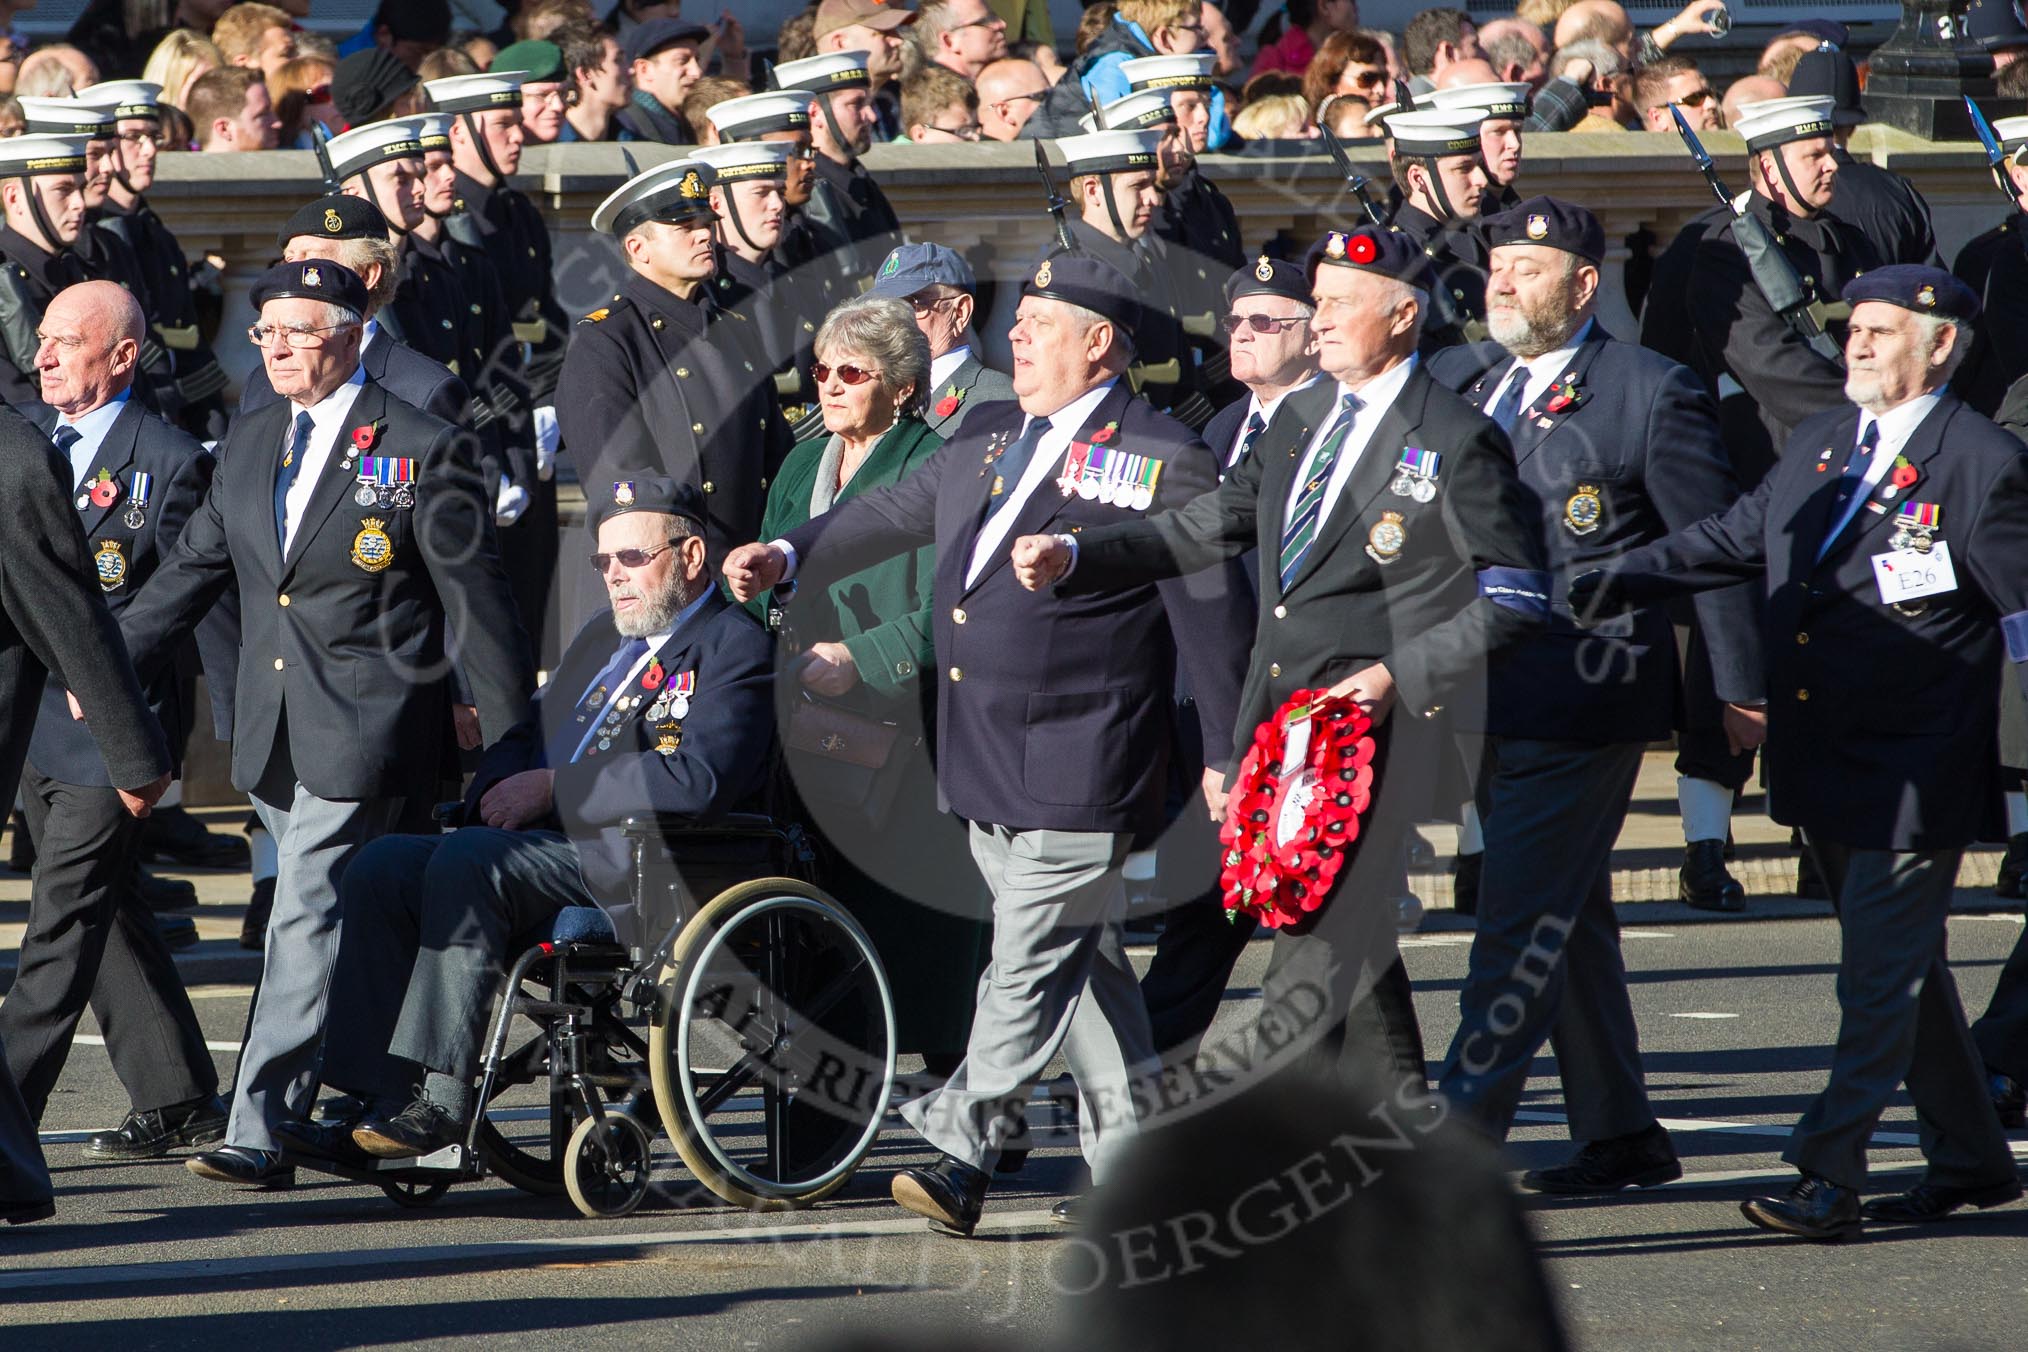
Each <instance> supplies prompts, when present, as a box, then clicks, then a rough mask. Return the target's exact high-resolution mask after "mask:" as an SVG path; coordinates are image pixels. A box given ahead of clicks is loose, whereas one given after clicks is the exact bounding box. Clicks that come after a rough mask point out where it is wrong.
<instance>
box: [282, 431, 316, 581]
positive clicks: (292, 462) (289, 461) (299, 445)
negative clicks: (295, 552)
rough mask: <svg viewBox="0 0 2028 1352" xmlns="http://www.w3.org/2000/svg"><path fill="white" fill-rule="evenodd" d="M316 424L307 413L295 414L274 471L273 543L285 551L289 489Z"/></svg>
mask: <svg viewBox="0 0 2028 1352" xmlns="http://www.w3.org/2000/svg"><path fill="white" fill-rule="evenodd" d="M316 426H317V424H316V423H315V422H314V421H312V420H311V418H310V415H309V414H308V413H298V414H297V415H296V423H295V426H294V427H293V428H292V429H291V431H290V437H289V444H288V446H287V447H286V448H285V449H284V450H283V451H282V463H281V465H280V466H279V467H278V468H277V469H276V471H275V543H276V544H278V545H280V546H281V547H282V550H283V552H285V553H286V552H287V550H288V547H289V490H290V489H291V488H294V487H295V486H296V478H297V476H298V475H300V474H302V472H303V458H304V457H305V456H307V455H308V454H309V453H310V433H311V432H312V431H313V430H314V429H315V428H316Z"/></svg>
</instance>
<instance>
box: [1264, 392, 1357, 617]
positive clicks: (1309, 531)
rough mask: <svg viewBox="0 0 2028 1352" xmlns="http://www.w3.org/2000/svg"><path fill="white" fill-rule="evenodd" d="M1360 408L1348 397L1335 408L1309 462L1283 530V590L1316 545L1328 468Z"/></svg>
mask: <svg viewBox="0 0 2028 1352" xmlns="http://www.w3.org/2000/svg"><path fill="white" fill-rule="evenodd" d="M1359 408H1360V404H1359V398H1358V396H1357V395H1353V394H1347V395H1346V396H1345V397H1344V399H1343V400H1341V401H1340V402H1339V405H1338V419H1337V421H1336V422H1334V423H1332V424H1331V429H1330V430H1329V431H1328V432H1326V433H1325V434H1324V441H1323V444H1322V445H1320V446H1318V447H1317V453H1316V455H1315V456H1313V457H1312V458H1311V461H1310V477H1309V478H1308V479H1306V480H1304V481H1303V483H1302V485H1301V486H1300V487H1299V488H1298V489H1297V492H1296V510H1295V512H1294V513H1293V514H1292V515H1291V516H1290V517H1289V524H1288V525H1287V526H1284V527H1283V528H1282V552H1281V565H1282V590H1283V591H1287V590H1288V589H1289V580H1290V579H1291V578H1293V577H1295V575H1296V569H1297V568H1299V567H1301V566H1302V562H1303V556H1304V555H1306V554H1308V553H1309V552H1310V546H1311V545H1312V544H1314V543H1316V539H1317V528H1318V526H1320V525H1321V524H1322V517H1323V514H1324V492H1325V489H1327V488H1328V487H1329V486H1330V483H1331V467H1332V466H1333V465H1335V464H1336V463H1337V462H1338V452H1339V451H1340V450H1342V449H1343V448H1344V445H1345V438H1346V436H1347V435H1349V434H1350V433H1351V431H1352V420H1353V418H1354V417H1355V416H1356V415H1357V414H1358V412H1359Z"/></svg>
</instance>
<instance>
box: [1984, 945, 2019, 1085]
mask: <svg viewBox="0 0 2028 1352" xmlns="http://www.w3.org/2000/svg"><path fill="white" fill-rule="evenodd" d="M1972 1041H1973V1042H1975V1043H1977V1044H1978V1048H1979V1055H1980V1057H1982V1058H1983V1059H1984V1061H1985V1063H1986V1066H1987V1068H1988V1069H1991V1070H1995V1071H1998V1072H1999V1073H2000V1074H2002V1075H2009V1076H2012V1077H2013V1078H2014V1079H2017V1080H2021V1081H2023V1082H2028V929H2024V930H2022V931H2021V937H2020V938H2019V939H2017V940H2015V941H2014V952H2013V953H2012V954H2011V955H2010V956H2009V957H2008V959H2007V965H2006V966H2005V967H2002V968H2001V969H2000V984H1999V985H1997V986H1995V987H1994V988H1993V998H1992V999H1991V1000H1989V1001H1987V1002H1986V1012H1985V1013H1984V1014H1981V1015H1980V1016H1979V1021H1978V1022H1977V1023H1975V1024H1973V1025H1972Z"/></svg>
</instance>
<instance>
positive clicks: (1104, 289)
mask: <svg viewBox="0 0 2028 1352" xmlns="http://www.w3.org/2000/svg"><path fill="white" fill-rule="evenodd" d="M1021 294H1022V295H1024V296H1041V297H1043V298H1044V299H1047V300H1060V301H1063V302H1064V303H1065V304H1067V305H1076V306H1081V307H1082V308H1084V309H1087V310H1090V311H1091V312H1092V313H1093V314H1097V315H1103V316H1104V317H1105V318H1107V319H1109V320H1111V321H1112V322H1113V323H1114V324H1116V325H1118V326H1119V327H1120V328H1122V329H1124V330H1125V331H1126V334H1127V337H1128V338H1132V337H1133V336H1134V334H1135V332H1136V331H1137V330H1138V329H1139V328H1140V327H1141V302H1140V301H1139V300H1138V299H1137V298H1136V297H1135V295H1134V284H1133V283H1132V282H1129V281H1128V280H1127V279H1126V277H1125V275H1124V274H1122V273H1121V272H1120V270H1119V269H1118V268H1116V267H1114V266H1113V265H1112V264H1110V263H1108V262H1106V261H1105V260H1104V259H1101V258H1093V257H1091V256H1090V255H1089V254H1074V253H1060V252H1059V253H1053V254H1051V255H1049V257H1047V258H1045V259H1043V260H1042V261H1041V262H1040V263H1037V264H1036V265H1035V271H1034V272H1031V273H1030V274H1028V276H1027V277H1025V278H1023V279H1022V282H1021Z"/></svg>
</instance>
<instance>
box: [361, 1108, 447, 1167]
mask: <svg viewBox="0 0 2028 1352" xmlns="http://www.w3.org/2000/svg"><path fill="white" fill-rule="evenodd" d="M464 1139H465V1124H464V1123H462V1122H460V1121H458V1119H457V1118H456V1117H455V1116H453V1115H452V1114H451V1112H450V1110H449V1109H447V1108H443V1107H440V1106H438V1105H437V1104H434V1103H431V1102H430V1101H429V1100H428V1099H423V1098H419V1099H417V1100H416V1101H415V1102H413V1103H411V1104H409V1105H408V1106H407V1107H405V1108H403V1109H402V1110H401V1111H400V1112H398V1113H396V1114H394V1115H393V1116H392V1117H389V1116H385V1115H383V1114H380V1113H375V1114H372V1115H370V1116H369V1117H367V1119H366V1120H365V1121H363V1122H361V1123H360V1124H359V1125H358V1126H356V1127H354V1128H353V1129H352V1144H354V1145H356V1146H358V1147H359V1148H360V1149H361V1150H363V1151H365V1152H366V1153H367V1154H369V1155H372V1156H374V1157H375V1158H376V1159H383V1160H405V1159H410V1158H412V1157H414V1156H416V1155H427V1154H430V1153H432V1152H434V1151H438V1150H442V1149H443V1148H444V1147H445V1146H447V1145H455V1144H457V1143H458V1142H459V1141H462V1140H464Z"/></svg>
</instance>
